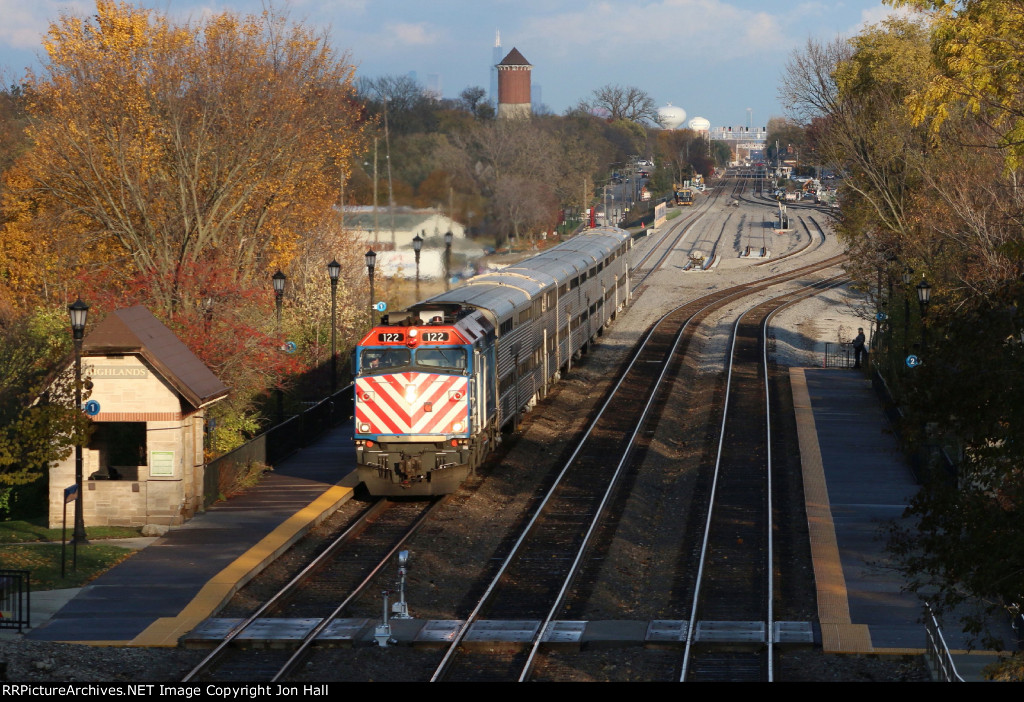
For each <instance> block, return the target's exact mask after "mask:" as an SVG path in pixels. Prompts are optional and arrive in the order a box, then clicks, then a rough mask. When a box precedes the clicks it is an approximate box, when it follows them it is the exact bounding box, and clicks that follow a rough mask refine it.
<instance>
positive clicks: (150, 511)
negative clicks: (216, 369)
mask: <svg viewBox="0 0 1024 702" xmlns="http://www.w3.org/2000/svg"><path fill="white" fill-rule="evenodd" d="M72 372H73V370H72ZM82 378H83V381H84V382H85V383H86V387H88V388H89V393H88V401H87V402H86V407H85V410H86V414H88V415H90V418H91V419H92V421H93V422H94V427H93V432H92V436H91V438H90V440H89V444H88V446H85V447H83V451H82V488H83V495H82V496H81V497H82V498H83V500H84V501H83V514H84V518H85V524H86V525H87V526H94V525H95V526H131V527H145V528H146V531H147V532H148V533H151V534H160V533H163V532H164V531H166V529H167V528H169V527H171V526H176V525H179V524H181V523H183V522H184V521H186V520H187V519H189V518H190V517H191V516H192V515H194V514H195V513H196V512H198V511H199V510H201V509H202V505H203V494H204V480H205V465H206V463H205V456H204V450H203V436H204V428H205V420H206V408H207V407H209V406H210V405H212V404H214V403H215V402H217V401H219V400H221V399H223V398H224V397H225V396H226V395H227V394H228V388H227V387H226V386H225V385H224V384H223V383H222V382H221V381H220V380H219V379H218V378H217V377H216V376H215V375H214V374H213V372H212V371H210V369H209V368H207V367H206V365H204V364H203V362H202V361H200V360H199V358H198V357H196V356H195V354H193V353H192V352H191V351H190V350H189V349H188V347H187V346H185V344H184V343H182V342H181V340H180V339H178V337H176V336H175V335H174V333H173V332H172V331H171V330H170V329H168V328H167V327H166V326H164V325H163V324H162V323H161V322H160V321H159V320H158V319H157V318H156V317H155V316H153V313H152V312H150V311H149V310H148V309H146V308H145V307H141V306H137V307H129V308H127V309H123V310H117V311H115V312H113V313H111V314H110V315H108V316H107V318H106V319H104V320H103V321H102V322H100V323H99V324H98V325H96V327H95V328H94V329H93V330H92V332H91V333H89V334H88V335H86V336H85V338H84V339H83V340H82ZM49 483H50V487H49V504H50V509H49V525H50V528H60V527H61V524H62V522H63V513H64V489H65V488H66V487H69V486H71V485H74V484H75V455H74V452H72V454H71V455H70V456H69V457H68V458H67V459H65V460H64V461H61V462H59V463H56V464H54V465H52V466H51V468H50V481H49ZM69 507H71V505H69Z"/></svg>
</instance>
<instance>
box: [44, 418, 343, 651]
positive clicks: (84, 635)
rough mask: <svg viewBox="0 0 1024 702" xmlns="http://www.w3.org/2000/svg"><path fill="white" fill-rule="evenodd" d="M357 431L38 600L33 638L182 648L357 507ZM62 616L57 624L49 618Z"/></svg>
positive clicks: (334, 436)
mask: <svg viewBox="0 0 1024 702" xmlns="http://www.w3.org/2000/svg"><path fill="white" fill-rule="evenodd" d="M351 437H352V427H351V424H350V423H347V424H344V425H342V426H341V427H338V428H336V429H334V430H332V431H330V432H328V433H327V434H325V435H324V437H322V438H321V439H320V440H319V441H317V442H316V443H315V444H314V445H312V446H310V447H308V448H306V449H303V450H301V451H299V452H298V453H296V454H294V455H293V456H292V457H290V458H289V459H287V460H285V461H283V462H282V463H281V464H280V465H278V466H276V467H275V469H274V470H273V471H272V472H270V473H268V474H267V475H265V476H264V477H263V479H262V480H260V482H259V484H258V485H257V486H256V487H254V488H252V489H249V490H247V491H246V492H245V493H243V494H242V495H239V496H237V497H233V498H231V499H230V500H226V501H224V502H218V503H217V504H215V505H213V506H212V507H211V508H210V509H208V510H207V511H206V512H203V513H201V514H199V515H197V516H196V517H194V518H193V519H191V520H189V521H188V522H186V523H185V524H184V525H182V526H181V527H178V528H176V529H172V530H171V531H169V532H167V534H165V535H164V536H162V537H159V538H158V539H156V540H154V541H153V542H152V543H151V544H150V545H148V546H146V547H145V548H143V549H142V550H141V551H140V552H139V553H137V554H135V555H133V556H132V557H131V558H129V559H127V560H125V561H124V562H122V563H120V564H118V565H117V566H115V567H114V568H112V569H111V570H109V571H108V572H107V573H104V574H103V575H101V576H100V577H99V578H97V579H96V580H94V581H93V582H91V583H90V584H88V585H86V586H85V587H83V588H80V589H77V590H62V591H54V592H51V593H41V592H40V593H32V620H33V622H36V621H39V622H40V624H38V625H37V626H35V628H33V629H31V630H30V631H29V632H28V633H27V634H26V635H25V636H26V638H29V639H33V640H40V641H63V642H77V643H90V644H95V645H108V646H117V645H124V646H176V645H177V644H178V639H179V638H180V637H181V636H183V635H184V634H185V633H187V632H188V631H191V630H192V629H193V628H194V627H195V626H196V625H197V624H199V623H200V622H202V621H203V620H204V619H206V618H207V617H209V616H210V615H212V614H213V613H214V612H215V611H216V610H217V609H218V608H219V607H220V606H221V605H222V604H223V603H225V602H226V601H227V600H228V599H229V598H230V597H231V596H232V595H233V594H234V593H235V592H237V591H238V590H239V589H240V588H241V587H242V586H243V585H244V584H245V583H247V582H248V581H249V580H250V579H251V578H252V577H253V576H254V575H256V574H257V573H258V572H259V571H260V570H262V569H263V568H264V567H266V565H267V564H269V563H270V562H271V561H273V559H274V558H276V557H277V556H278V555H279V554H281V553H283V552H284V551H285V550H286V549H287V548H288V547H289V546H291V545H292V544H293V543H295V541H297V540H298V539H299V538H301V537H302V536H303V535H304V534H305V533H306V532H308V531H309V530H310V529H311V528H312V527H313V526H315V525H316V524H318V523H320V522H321V521H322V520H323V519H325V518H326V517H327V516H329V515H330V514H332V513H333V512H334V511H335V510H337V509H338V507H340V506H341V505H342V504H344V503H345V502H346V501H347V500H348V499H350V498H351V496H352V492H353V488H354V487H355V485H356V482H355V475H354V474H347V471H348V468H349V467H351V466H354V465H355V455H354V449H353V447H352V441H351ZM51 608H52V609H56V611H55V612H53V613H52V616H49V617H48V618H47V619H46V620H45V621H44V619H43V618H44V617H47V615H48V614H50V613H49V612H48V611H47V610H49V609H51Z"/></svg>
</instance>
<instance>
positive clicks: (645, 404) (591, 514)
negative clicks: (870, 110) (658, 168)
mask: <svg viewBox="0 0 1024 702" xmlns="http://www.w3.org/2000/svg"><path fill="white" fill-rule="evenodd" d="M842 258H843V257H835V258H833V259H829V260H828V261H826V262H820V263H817V264H812V265H809V266H804V267H802V268H800V269H796V270H794V271H790V272H787V273H782V274H778V275H775V276H771V277H769V278H766V279H763V280H761V281H758V282H755V283H749V284H745V285H740V286H736V287H733V288H729V289H727V290H724V291H719V292H716V293H712V294H711V295H708V296H705V297H702V298H700V299H698V300H695V301H692V302H690V303H687V304H685V305H683V306H681V307H679V308H677V309H675V310H673V311H672V312H670V313H669V314H667V315H665V317H663V318H662V320H660V321H659V322H658V323H657V324H656V325H655V326H654V328H653V329H652V330H651V332H650V333H649V334H648V335H647V337H646V338H645V339H644V340H643V341H642V343H641V344H640V348H639V349H638V350H637V352H636V354H635V355H634V357H633V359H632V360H631V361H630V363H629V364H628V366H627V368H626V371H625V373H624V374H623V375H622V377H621V378H620V380H619V382H618V383H617V385H616V386H615V388H614V389H613V391H612V392H611V394H610V397H609V398H608V399H607V400H606V402H605V405H604V406H603V407H602V408H601V410H600V411H599V413H598V415H597V417H596V418H595V419H594V420H593V422H592V423H591V425H590V427H589V428H588V430H587V431H586V432H585V436H584V438H583V440H582V441H581V442H580V443H579V445H578V446H577V448H576V450H575V452H574V453H573V455H572V457H571V458H570V459H569V461H568V462H567V463H566V465H565V467H564V468H563V469H562V471H561V473H560V475H559V477H558V479H557V480H556V481H555V485H554V487H553V488H552V490H551V492H550V493H549V494H548V496H547V497H545V498H544V500H543V501H542V503H541V505H540V507H539V508H538V509H537V511H536V512H535V514H534V516H533V518H532V519H531V520H530V522H529V524H528V525H527V527H526V528H525V529H524V530H523V532H522V535H521V536H520V537H519V539H518V541H517V542H516V544H515V545H514V547H513V548H512V549H511V553H510V554H509V555H508V556H507V558H506V559H505V561H504V563H503V565H502V566H501V568H500V569H499V572H498V574H497V575H496V576H495V578H494V579H493V581H492V582H491V584H490V585H489V586H488V587H487V589H486V592H485V593H484V595H483V597H481V598H480V600H479V602H478V603H477V604H476V606H475V607H474V608H473V611H472V612H471V613H470V615H469V616H468V617H467V618H466V620H465V621H464V622H463V624H462V626H461V627H460V629H459V631H458V632H457V633H456V635H455V636H454V638H453V640H452V643H451V645H450V646H449V648H448V651H447V652H446V653H445V656H444V658H443V660H442V662H441V664H440V665H439V666H438V668H437V669H436V670H435V672H434V674H433V676H432V680H434V681H440V680H474V681H480V680H491V681H496V680H526V679H529V677H530V674H531V670H532V667H533V665H534V662H535V660H536V656H537V652H538V650H539V648H540V646H541V644H542V643H543V641H544V639H545V636H546V635H548V634H549V631H550V627H551V626H552V623H553V622H554V620H555V617H556V616H557V615H558V613H559V612H560V611H561V607H562V604H563V602H564V601H565V597H566V594H567V592H568V591H569V589H570V588H571V586H572V584H573V581H574V579H575V577H576V576H577V574H578V573H579V570H580V567H581V565H582V563H583V562H584V560H585V555H586V551H587V548H588V546H589V544H590V542H591V538H592V536H593V534H594V532H595V530H596V529H597V527H598V525H599V523H600V521H601V519H602V517H603V510H604V508H605V507H606V505H607V504H608V503H609V501H610V499H611V498H612V496H613V495H614V491H615V489H616V486H617V484H618V481H619V479H620V477H621V476H622V475H623V474H624V473H625V472H628V471H629V470H631V466H630V463H629V461H630V457H631V455H632V454H633V452H634V451H636V450H638V449H639V450H642V449H643V444H644V441H645V438H644V433H643V432H642V431H641V430H642V428H643V427H644V425H645V420H646V418H647V415H648V412H649V410H650V408H651V406H652V405H653V404H654V403H655V400H656V398H657V391H658V388H660V387H665V386H666V383H665V382H664V380H665V378H666V374H667V373H669V372H670V370H671V369H673V368H674V367H675V366H674V364H675V363H678V359H680V358H681V357H682V356H683V355H684V353H680V352H679V350H680V348H685V346H686V345H687V344H688V343H689V339H688V338H687V337H686V332H687V329H688V327H689V326H690V323H691V322H692V321H693V320H694V319H698V318H702V317H703V316H706V315H708V314H710V313H711V312H712V311H713V310H715V309H717V308H719V307H721V306H724V305H726V304H728V303H730V302H734V301H735V300H737V299H740V298H742V297H743V296H746V295H749V294H751V293H753V292H757V291H761V290H764V289H765V288H767V287H770V286H771V285H774V284H776V283H779V282H785V281H788V280H792V279H794V278H797V277H799V276H802V275H805V274H807V273H810V272H812V271H816V270H820V269H821V268H826V267H829V266H831V265H834V264H836V263H838V262H839V261H840V260H841V259H842ZM623 388H626V389H627V390H626V391H625V392H622V389H623ZM491 621H501V622H506V623H507V622H519V623H521V625H522V626H523V627H526V628H529V627H533V631H532V632H531V633H529V644H528V645H526V646H523V647H520V646H518V645H509V646H504V647H501V646H497V647H496V646H494V645H493V643H491V644H490V645H487V646H484V647H476V646H474V645H473V643H474V642H473V640H472V639H471V638H469V637H467V634H468V633H469V632H470V631H471V630H472V629H474V627H477V628H476V631H477V632H479V630H480V627H481V626H486V625H485V624H484V623H485V622H491ZM538 621H539V622H540V624H539V626H536V625H535V622H538Z"/></svg>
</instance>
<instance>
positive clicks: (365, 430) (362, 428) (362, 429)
mask: <svg viewBox="0 0 1024 702" xmlns="http://www.w3.org/2000/svg"><path fill="white" fill-rule="evenodd" d="M359 433H360V434H369V433H370V425H369V424H367V423H366V422H363V423H362V424H360V425H359Z"/></svg>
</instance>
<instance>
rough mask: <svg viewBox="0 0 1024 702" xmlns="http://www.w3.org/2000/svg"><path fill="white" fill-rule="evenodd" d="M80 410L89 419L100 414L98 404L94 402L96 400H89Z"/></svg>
mask: <svg viewBox="0 0 1024 702" xmlns="http://www.w3.org/2000/svg"><path fill="white" fill-rule="evenodd" d="M82 409H84V410H85V413H86V414H87V415H89V416H90V417H95V416H96V415H97V414H99V413H100V403H99V402H96V400H89V401H88V402H86V403H85V406H84V407H83V408H82Z"/></svg>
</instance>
